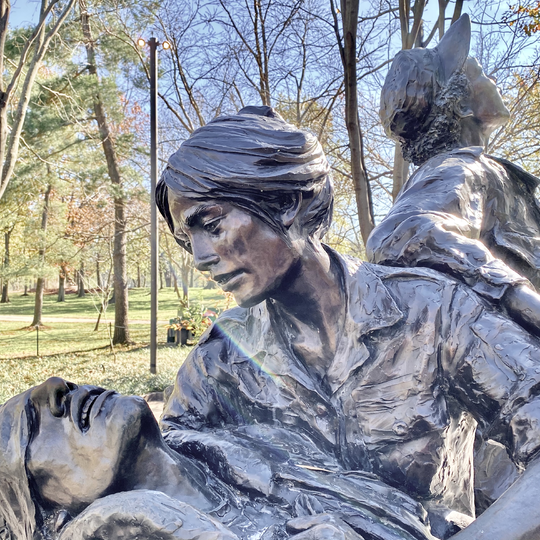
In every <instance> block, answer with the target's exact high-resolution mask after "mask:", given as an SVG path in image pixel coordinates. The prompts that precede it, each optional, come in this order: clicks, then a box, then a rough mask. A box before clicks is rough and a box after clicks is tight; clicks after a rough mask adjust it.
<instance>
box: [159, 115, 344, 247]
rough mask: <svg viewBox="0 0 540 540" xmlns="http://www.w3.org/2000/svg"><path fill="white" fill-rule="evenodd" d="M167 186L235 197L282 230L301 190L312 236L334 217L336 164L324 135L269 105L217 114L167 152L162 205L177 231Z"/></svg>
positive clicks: (201, 196) (304, 223) (301, 217)
mask: <svg viewBox="0 0 540 540" xmlns="http://www.w3.org/2000/svg"><path fill="white" fill-rule="evenodd" d="M169 190H172V192H173V193H178V194H179V195H180V196H182V197H187V198H190V199H196V200H206V199H215V200H221V201H227V202H230V203H231V204H234V205H236V206H238V207H240V208H242V209H244V210H246V211H248V212H250V213H252V214H254V215H256V216H257V217H259V218H260V219H262V220H263V221H264V222H266V223H267V224H268V225H269V226H270V227H272V228H273V229H275V230H278V231H280V232H282V233H284V232H285V227H284V226H283V224H282V222H281V220H280V219H279V216H280V213H281V212H282V211H283V209H284V208H286V207H287V206H288V205H290V204H291V200H292V199H294V198H295V197H298V195H299V194H302V203H301V206H300V210H299V212H298V215H297V218H296V220H295V221H296V222H297V223H298V224H299V225H300V227H301V230H302V231H303V232H304V233H305V234H306V235H307V236H311V237H315V236H316V237H318V238H321V237H322V236H323V235H324V233H325V232H326V231H327V230H328V228H329V226H330V223H331V219H332V207H333V188H332V180H331V176H330V166H329V164H328V161H327V160H326V157H325V155H324V152H323V150H322V147H321V145H320V143H319V141H318V140H317V138H316V137H315V136H314V135H312V134H310V133H308V132H305V131H302V130H300V129H298V128H296V127H295V126H293V125H291V124H289V123H287V122H285V120H283V118H281V116H280V115H279V114H277V113H276V112H275V111H274V110H273V109H272V108H270V107H266V106H261V107H245V108H243V109H242V110H241V111H239V112H238V114H234V115H228V116H220V117H218V118H216V119H214V120H212V121H211V122H209V123H208V124H206V125H205V126H203V127H201V128H199V129H198V130H196V131H195V132H193V133H192V135H191V136H190V137H189V139H187V140H186V141H185V142H184V143H183V144H182V145H181V146H180V149H179V150H178V151H177V152H176V153H174V154H173V155H172V156H171V157H170V158H169V162H168V164H167V167H166V169H165V170H164V171H163V174H162V176H161V179H160V181H159V183H158V186H157V189H156V204H157V206H158V208H159V210H160V212H161V214H162V215H163V217H164V218H165V220H166V222H167V224H168V225H169V228H170V229H171V231H173V232H174V226H173V220H172V216H171V213H170V210H169V203H168V195H169ZM176 241H177V242H178V243H179V244H180V245H181V246H182V247H184V248H185V249H188V248H187V247H186V245H185V244H184V243H183V242H182V240H181V239H178V238H177V239H176ZM188 250H189V249H188Z"/></svg>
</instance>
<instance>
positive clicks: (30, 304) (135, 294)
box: [0, 287, 226, 328]
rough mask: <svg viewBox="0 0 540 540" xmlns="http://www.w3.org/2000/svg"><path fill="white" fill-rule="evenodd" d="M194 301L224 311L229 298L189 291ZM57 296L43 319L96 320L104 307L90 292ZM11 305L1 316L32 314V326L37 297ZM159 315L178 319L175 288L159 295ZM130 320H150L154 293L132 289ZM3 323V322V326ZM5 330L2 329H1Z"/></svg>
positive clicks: (18, 297)
mask: <svg viewBox="0 0 540 540" xmlns="http://www.w3.org/2000/svg"><path fill="white" fill-rule="evenodd" d="M189 295H190V300H191V301H194V302H198V303H200V304H203V305H204V306H205V307H216V308H223V307H224V306H225V302H226V299H225V296H224V295H223V293H222V292H221V291H220V290H219V289H203V288H199V287H198V288H193V289H190V291H189ZM56 298H57V295H56V294H46V295H45V297H44V301H43V316H44V317H47V316H50V317H70V318H83V319H84V318H86V319H92V318H96V319H97V315H98V312H99V307H100V298H99V297H98V295H94V294H91V293H87V294H86V296H85V297H84V298H77V295H76V294H67V295H66V301H65V302H57V301H56ZM10 299H11V302H10V303H9V304H0V315H28V318H29V320H28V324H30V323H31V322H32V315H33V313H34V295H33V294H30V295H29V296H23V295H22V293H12V294H11V295H10ZM158 302H159V312H158V320H160V321H164V322H169V319H171V318H173V317H176V313H177V310H178V307H179V302H178V298H177V296H176V293H175V292H174V289H172V288H165V289H161V290H160V291H159V294H158ZM107 317H108V318H114V306H113V305H110V306H108V308H107ZM129 317H130V319H133V320H137V319H138V320H141V319H142V320H148V319H150V290H149V289H130V291H129ZM1 324H2V322H1V321H0V325H1ZM0 328H1V326H0Z"/></svg>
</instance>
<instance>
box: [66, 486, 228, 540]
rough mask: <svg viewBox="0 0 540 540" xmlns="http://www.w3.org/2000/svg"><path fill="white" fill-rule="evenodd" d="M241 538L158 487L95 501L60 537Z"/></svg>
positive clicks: (116, 539)
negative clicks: (157, 488) (157, 489)
mask: <svg viewBox="0 0 540 540" xmlns="http://www.w3.org/2000/svg"><path fill="white" fill-rule="evenodd" d="M126 538H131V539H134V538H137V540H176V539H182V540H238V538H237V537H236V535H234V534H233V533H232V532H231V531H229V530H228V529H227V528H225V527H224V526H223V525H221V524H220V523H218V522H217V521H215V520H214V519H213V518H211V517H209V516H207V515H205V514H203V513H202V512H200V511H199V510H197V509H195V508H193V507H192V506H190V505H188V504H185V503H182V502H180V501H177V500H175V499H172V498H171V497H168V496H167V495H165V494H164V493H160V492H158V491H149V490H140V491H127V492H124V493H117V494H115V495H109V496H108V497H104V498H103V499H98V500H97V501H95V502H94V503H92V504H91V505H90V506H89V507H88V508H87V509H86V510H85V511H84V512H82V513H81V514H80V515H78V516H77V517H76V518H75V519H73V520H72V521H71V522H70V523H69V524H68V525H66V527H65V528H64V529H63V530H62V531H61V533H60V535H59V537H58V540H119V539H126Z"/></svg>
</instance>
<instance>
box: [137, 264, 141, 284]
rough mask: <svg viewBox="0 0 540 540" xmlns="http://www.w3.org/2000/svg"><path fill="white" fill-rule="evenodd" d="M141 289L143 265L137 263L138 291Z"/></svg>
mask: <svg viewBox="0 0 540 540" xmlns="http://www.w3.org/2000/svg"><path fill="white" fill-rule="evenodd" d="M140 288H141V265H140V264H139V263H137V289H140Z"/></svg>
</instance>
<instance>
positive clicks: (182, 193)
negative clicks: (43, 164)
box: [156, 107, 540, 540]
mask: <svg viewBox="0 0 540 540" xmlns="http://www.w3.org/2000/svg"><path fill="white" fill-rule="evenodd" d="M156 199H157V201H158V206H159V209H160V211H161V213H162V215H163V216H164V218H165V219H166V221H167V223H168V224H169V227H170V229H171V231H172V232H173V234H174V235H175V237H176V239H177V242H178V243H179V244H180V245H181V246H182V247H184V248H185V249H187V250H188V251H190V252H191V253H192V254H193V257H194V261H195V265H196V267H197V268H198V269H199V270H203V271H208V272H209V273H210V275H211V276H212V278H213V279H214V280H215V281H217V283H218V284H219V285H220V286H221V287H222V288H223V290H225V291H229V292H231V293H232V294H233V295H234V297H235V299H236V301H237V303H238V304H239V307H238V308H235V309H232V310H229V311H227V312H225V313H223V314H222V316H221V317H220V318H219V319H218V320H217V321H216V323H215V324H214V325H213V326H212V327H211V328H210V329H209V330H208V331H207V332H206V334H205V335H204V336H203V337H202V339H201V341H200V343H199V345H198V346H197V347H196V348H195V349H194V350H193V351H192V353H191V354H190V356H189V357H188V359H187V360H186V361H185V363H184V364H183V365H182V366H181V368H180V370H179V372H178V376H177V380H176V386H175V389H174V392H173V394H172V396H171V398H170V400H169V402H168V403H167V404H166V407H165V411H164V415H163V417H162V428H163V430H164V431H165V439H166V440H167V442H168V444H169V445H171V446H172V447H174V448H176V449H178V450H179V451H180V452H182V453H185V454H187V455H189V456H191V457H195V458H198V459H201V460H203V461H205V462H206V463H207V465H208V466H209V467H210V468H211V469H213V471H214V472H215V473H216V474H217V475H219V476H220V477H221V478H222V480H223V481H225V482H226V483H228V484H229V485H232V486H234V487H236V488H238V489H240V490H242V491H244V492H246V493H250V494H251V495H252V496H253V497H264V498H267V499H268V500H272V499H273V498H276V497H277V496H278V495H279V493H280V489H281V486H282V484H283V482H284V481H285V480H284V479H286V481H287V482H290V483H295V482H296V483H301V482H302V476H301V474H300V472H299V471H303V470H313V469H316V470H319V471H320V470H323V471H331V473H330V472H329V473H328V474H334V475H336V474H337V475H341V476H343V475H345V476H347V475H354V474H355V473H354V472H353V471H362V473H363V474H374V475H376V477H377V478H379V479H380V480H382V481H383V482H385V483H386V485H387V486H391V487H394V488H398V489H400V490H401V491H402V492H403V493H404V494H407V495H408V496H410V497H412V498H414V499H415V500H416V501H417V502H418V503H420V504H421V505H422V507H423V508H424V509H425V510H426V511H427V514H428V516H429V524H430V527H431V534H433V535H434V536H436V537H437V538H449V537H450V536H452V535H455V534H456V533H457V536H456V538H459V539H463V540H464V539H469V538H470V539H473V538H474V539H475V540H480V539H483V538H486V539H487V538H489V539H493V538H499V539H505V540H512V539H517V538H526V537H527V538H528V537H529V536H527V535H530V534H533V532H532V531H537V530H538V531H540V529H539V527H540V512H538V511H537V510H536V508H535V505H536V504H537V503H536V502H535V501H536V499H537V497H538V496H539V495H540V488H539V487H538V485H539V484H538V481H537V480H536V477H537V476H538V474H539V473H540V466H539V465H538V464H537V463H536V462H535V456H536V454H537V453H538V450H539V449H540V423H539V421H540V396H539V395H538V394H539V393H540V384H539V383H540V369H539V368H538V362H539V361H540V347H539V342H538V341H537V340H536V338H535V337H533V336H531V335H529V334H528V333H527V332H526V331H525V330H523V329H522V328H521V327H520V326H518V325H517V324H515V323H514V322H513V321H511V320H509V319H508V318H507V317H505V316H503V315H502V314H501V313H499V312H498V311H497V310H496V309H495V308H494V307H493V306H492V305H491V304H489V303H488V302H486V301H484V300H483V299H482V298H480V297H479V296H477V295H476V293H475V292H474V291H472V290H471V289H470V288H469V287H467V286H465V285H461V284H459V283H458V282H456V281H455V280H454V279H452V278H449V277H446V276H444V275H442V274H439V273H437V272H435V271H432V270H429V269H402V268H388V267H382V266H378V265H373V264H367V263H361V262H359V261H356V260H352V259H350V258H346V257H342V256H341V255H339V254H338V253H336V252H335V251H333V250H332V249H330V248H329V247H328V246H325V245H324V244H323V243H322V242H321V239H322V237H323V235H324V233H325V232H326V230H327V229H328V226H329V224H330V220H331V214H332V203H333V197H332V184H331V179H330V175H329V166H328V163H327V161H326V158H325V156H324V154H323V152H322V149H321V146H320V144H319V143H318V142H317V140H316V139H315V137H313V136H311V135H310V134H308V133H305V132H303V131H300V130H298V129H296V128H295V127H293V126H291V125H290V124H287V123H286V122H284V121H283V119H282V118H281V117H280V116H279V115H277V114H276V113H275V112H274V111H273V110H272V109H270V108H268V107H247V108H245V109H243V110H241V111H240V112H239V113H238V114H237V115H231V116H223V117H220V118H217V119H215V120H214V121H212V122H210V123H209V124H207V125H206V126H204V127H202V128H200V129H199V130H197V131H195V132H194V133H193V134H192V135H191V137H190V138H189V139H188V140H187V141H185V142H184V143H183V144H182V146H181V147H180V149H179V150H178V152H176V153H175V154H174V155H173V156H171V158H170V160H169V164H168V167H167V168H166V170H165V171H164V173H163V176H162V179H161V181H160V183H159V185H158V188H157V192H156ZM477 426H480V427H481V428H482V434H483V435H484V436H486V437H491V438H492V439H496V440H498V441H499V442H501V443H503V444H504V445H506V447H507V449H508V452H509V453H510V454H511V456H512V459H513V460H514V461H515V462H516V463H517V464H518V465H519V466H520V467H527V466H529V469H528V470H527V471H526V472H525V473H524V474H523V475H522V477H521V478H520V479H519V480H518V481H517V482H516V483H515V484H514V485H513V487H512V488H511V489H510V490H509V491H507V492H506V493H505V494H504V496H503V497H502V498H501V499H500V500H499V501H497V502H496V503H495V504H494V505H493V506H492V507H491V508H489V509H488V510H487V511H486V512H484V514H483V515H481V516H480V517H479V518H478V519H477V520H476V521H474V520H475V505H474V490H473V444H474V438H475V432H476V428H477ZM283 451H285V453H283ZM321 474H322V473H321ZM531 501H532V502H531ZM393 505H394V503H393V501H392V500H391V499H388V500H387V504H386V506H387V507H388V508H390V507H392V506H393ZM510 516H511V518H512V519H509V517H510ZM351 523H352V522H351V521H349V525H351ZM467 525H468V526H467ZM315 526H316V525H315ZM353 528H355V530H356V531H357V533H358V534H360V535H361V536H363V537H365V538H370V539H371V538H382V539H385V540H386V539H389V538H392V537H391V536H384V533H382V534H381V535H380V536H376V535H375V534H372V533H371V532H370V531H368V530H366V529H365V528H364V529H362V525H360V524H358V526H355V525H354V524H353ZM403 529H404V530H405V527H403ZM461 529H463V530H462V531H461V532H459V531H460V530H461ZM398 537H399V536H398Z"/></svg>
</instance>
